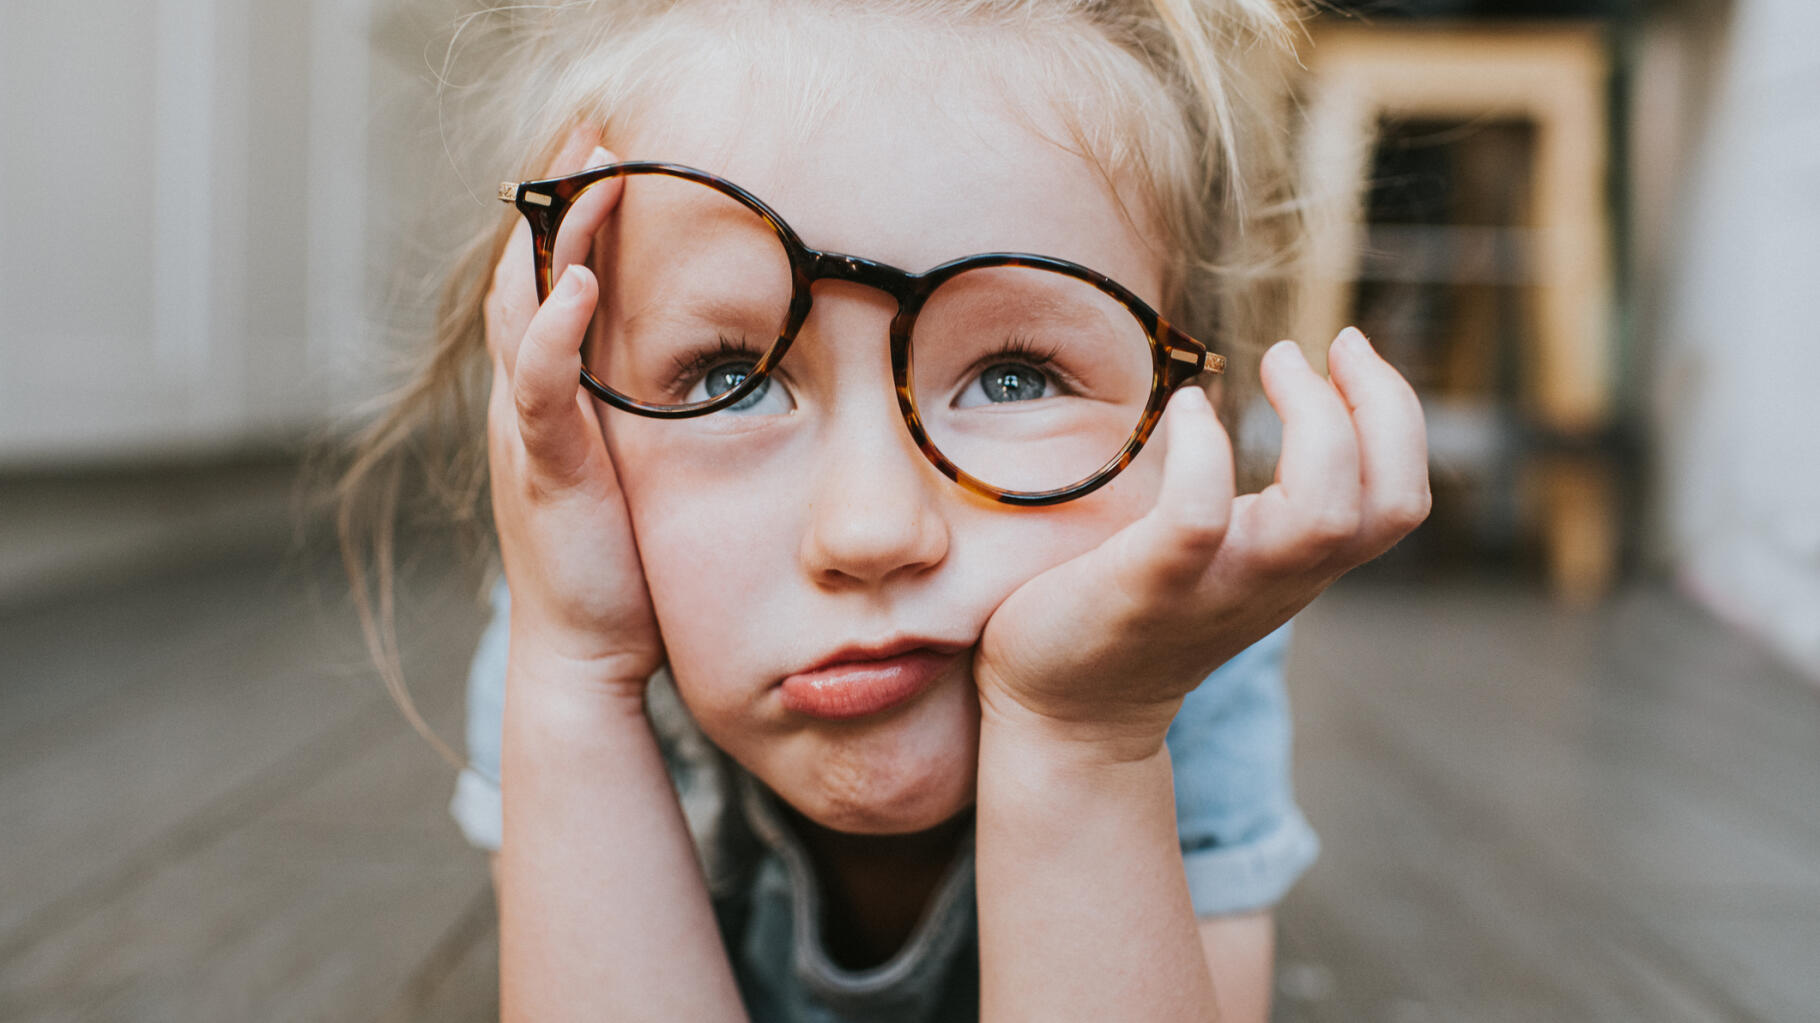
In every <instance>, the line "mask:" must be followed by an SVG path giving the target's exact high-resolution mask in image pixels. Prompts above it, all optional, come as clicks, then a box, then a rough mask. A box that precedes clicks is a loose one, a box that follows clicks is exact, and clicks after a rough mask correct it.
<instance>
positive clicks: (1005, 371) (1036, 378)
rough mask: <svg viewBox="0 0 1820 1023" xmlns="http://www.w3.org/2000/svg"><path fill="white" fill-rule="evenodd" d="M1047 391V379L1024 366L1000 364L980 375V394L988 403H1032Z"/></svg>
mask: <svg viewBox="0 0 1820 1023" xmlns="http://www.w3.org/2000/svg"><path fill="white" fill-rule="evenodd" d="M1048 389H1049V379H1048V378H1047V377H1045V376H1043V374H1042V373H1041V372H1040V371H1038V370H1036V369H1034V368H1032V367H1030V366H1026V365H1022V364H1020V363H1015V362H1001V363H999V364H998V365H996V366H989V367H987V368H986V371H985V372H984V373H981V374H980V393H982V394H984V395H985V396H986V400H987V401H990V402H1007V401H1034V400H1036V399H1037V398H1041V397H1042V396H1043V394H1044V393H1045V392H1047V391H1048Z"/></svg>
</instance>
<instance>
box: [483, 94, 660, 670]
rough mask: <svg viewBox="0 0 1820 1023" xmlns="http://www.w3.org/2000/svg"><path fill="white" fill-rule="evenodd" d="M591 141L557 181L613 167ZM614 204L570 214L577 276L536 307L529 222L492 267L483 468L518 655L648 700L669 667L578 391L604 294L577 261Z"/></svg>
mask: <svg viewBox="0 0 1820 1023" xmlns="http://www.w3.org/2000/svg"><path fill="white" fill-rule="evenodd" d="M596 138H597V137H596V136H595V135H592V134H589V133H586V132H583V131H579V130H578V131H577V132H576V133H575V134H574V135H573V136H571V137H570V139H569V142H568V144H567V145H566V146H565V147H564V148H563V151H562V152H561V153H560V154H559V155H558V156H557V158H556V161H555V163H554V164H553V165H552V167H551V168H550V176H552V177H554V176H557V175H561V174H568V173H573V172H575V171H578V170H582V169H584V168H587V167H594V166H599V165H601V164H603V163H611V162H613V159H614V158H613V156H612V155H611V154H609V153H608V152H607V151H606V150H604V149H601V148H599V147H598V146H597V145H595V141H596ZM618 198H619V186H618V184H617V182H614V181H608V182H605V183H602V184H600V185H597V186H595V187H594V188H592V189H590V190H589V191H588V193H587V195H586V196H585V197H584V198H583V199H582V201H581V202H579V203H577V204H576V206H575V207H574V208H573V209H571V210H570V212H569V214H568V216H567V217H566V218H564V224H563V228H564V230H563V232H562V235H561V241H560V243H559V245H558V248H557V251H556V263H555V265H556V267H557V268H559V270H560V268H562V267H564V266H568V267H569V268H568V270H567V271H566V272H563V273H561V276H560V277H559V279H558V280H557V281H556V282H555V286H554V287H553V288H552V289H551V292H550V296H549V298H548V299H547V300H545V302H544V303H543V305H542V307H541V308H540V307H539V306H538V304H537V292H536V289H535V287H534V285H533V281H532V272H533V271H532V256H531V232H530V228H529V226H528V225H527V224H524V223H520V224H519V225H518V227H517V230H515V231H514V232H513V234H512V237H511V241H510V242H509V243H508V244H507V245H506V249H505V253H504V255H503V256H502V257H501V258H500V261H499V264H498V266H496V267H495V268H494V272H493V283H492V287H491V288H490V289H489V291H488V293H487V298H486V303H485V316H486V332H487V349H488V352H489V353H490V354H491V355H492V359H493V388H492V392H491V395H490V397H489V400H488V403H487V461H488V466H489V469H490V476H491V487H492V499H493V517H494V521H495V523H496V524H497V527H498V531H499V547H500V555H501V557H502V559H503V560H504V562H505V572H506V579H507V583H508V585H509V586H510V587H511V591H512V605H511V606H512V611H511V630H512V631H511V636H512V651H511V654H512V659H513V660H514V661H519V657H520V656H521V654H522V655H524V656H529V657H532V658H533V659H534V660H535V661H536V662H538V663H539V664H540V665H542V666H547V667H550V668H556V667H560V669H561V670H560V671H555V672H553V673H554V674H560V675H564V676H569V677H575V676H576V675H577V674H578V673H579V675H580V676H581V677H583V678H586V679H588V680H589V681H590V683H591V684H594V685H597V686H599V687H600V688H602V689H603V690H605V691H608V692H611V693H613V694H618V695H629V696H632V697H642V696H643V693H644V687H645V682H646V680H647V679H648V678H649V677H650V676H651V673H652V672H654V671H656V670H657V668H658V666H659V665H660V664H662V662H663V642H662V639H661V638H660V637H659V635H658V631H657V619H656V615H655V614H654V613H653V612H652V609H651V597H650V593H649V591H648V590H647V588H646V585H645V576H644V569H643V566H642V565H641V564H640V563H639V558H638V548H637V545H636V543H635V542H634V540H633V537H632V525H631V520H630V518H629V516H628V514H627V512H626V503H625V498H624V496H623V495H622V493H621V491H620V489H619V478H618V473H617V472H616V471H615V469H614V467H613V460H612V457H611V456H610V455H609V454H608V452H607V447H606V442H605V438H604V436H603V435H602V433H601V426H600V420H599V417H598V415H597V414H596V412H595V407H594V403H593V398H592V397H591V396H590V395H588V394H587V393H586V392H585V391H583V390H582V389H581V386H580V384H579V382H578V381H579V380H580V377H581V347H582V341H583V339H584V338H585V336H586V335H587V330H588V323H589V321H590V319H591V318H592V316H593V313H594V306H595V302H596V301H597V299H598V297H599V291H598V285H597V282H596V280H595V278H594V275H593V274H592V273H591V272H589V270H588V268H587V267H586V266H584V265H582V264H584V263H585V262H586V261H587V257H588V252H587V246H588V244H589V242H590V241H591V240H592V238H593V237H594V234H595V231H596V229H597V228H598V226H599V225H600V224H601V223H602V222H603V221H604V220H605V218H606V216H607V214H608V213H609V212H610V211H611V210H612V208H613V206H614V204H615V203H616V202H617V201H618ZM570 264H573V265H570ZM519 663H523V662H519ZM545 673H546V672H544V671H541V670H540V671H538V672H535V674H545Z"/></svg>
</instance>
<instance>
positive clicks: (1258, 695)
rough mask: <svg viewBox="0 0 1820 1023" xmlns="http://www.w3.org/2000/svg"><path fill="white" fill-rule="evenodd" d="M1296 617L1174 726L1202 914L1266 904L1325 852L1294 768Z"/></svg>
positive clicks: (1211, 681) (1192, 703) (1179, 825)
mask: <svg viewBox="0 0 1820 1023" xmlns="http://www.w3.org/2000/svg"><path fill="white" fill-rule="evenodd" d="M1289 635H1290V627H1289V626H1288V625H1284V626H1283V627H1282V628H1280V629H1278V630H1277V631H1275V632H1273V633H1271V634H1270V635H1268V636H1266V637H1264V638H1263V639H1261V640H1259V641H1258V642H1256V643H1254V644H1253V645H1252V646H1251V647H1249V648H1247V649H1246V650H1244V651H1242V652H1241V653H1240V654H1239V655H1238V656H1237V657H1234V658H1233V659H1232V660H1230V661H1228V662H1226V664H1224V665H1223V666H1221V667H1220V669H1219V670H1218V671H1215V672H1214V673H1213V674H1212V675H1209V676H1208V677H1207V679H1206V681H1204V682H1202V683H1201V684H1200V686H1199V687H1198V688H1196V689H1195V691H1194V692H1192V693H1190V694H1188V698H1187V699H1186V700H1184V701H1183V703H1182V709H1181V710H1180V711H1178V712H1177V713H1176V716H1175V721H1174V723H1172V724H1171V725H1170V726H1169V736H1168V740H1167V741H1168V744H1169V756H1170V760H1171V762H1172V764H1173V766H1174V770H1175V815H1176V831H1177V833H1178V834H1179V835H1180V837H1181V842H1182V862H1183V865H1184V866H1185V867H1186V868H1187V871H1188V891H1189V894H1190V895H1191V896H1192V897H1193V899H1194V910H1195V913H1196V914H1197V915H1199V916H1220V915H1225V914H1232V913H1243V912H1248V911H1251V910H1258V909H1265V908H1268V907H1270V906H1273V905H1275V904H1276V903H1277V901H1278V900H1280V899H1281V898H1282V897H1283V895H1284V894H1285V893H1287V892H1288V891H1289V889H1290V887H1291V886H1292V885H1294V884H1295V882H1296V880H1297V879H1298V878H1300V877H1301V876H1302V874H1303V872H1304V871H1306V870H1307V869H1308V867H1309V865H1310V864H1312V863H1313V862H1314V859H1315V857H1316V856H1317V855H1318V854H1319V852H1320V842H1319V840H1318V839H1317V838H1316V837H1315V833H1314V830H1313V829H1312V828H1310V827H1309V826H1308V821H1307V820H1306V819H1304V818H1303V816H1302V812H1301V810H1300V809H1299V808H1297V806H1296V803H1295V795H1294V792H1293V790H1292V788H1291V785H1290V776H1289V748H1290V724H1289V697H1288V691H1287V689H1286V687H1285V685H1284V680H1283V666H1284V660H1285V658H1286V656H1287V654H1288V651H1289Z"/></svg>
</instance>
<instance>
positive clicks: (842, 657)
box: [777, 636, 973, 685]
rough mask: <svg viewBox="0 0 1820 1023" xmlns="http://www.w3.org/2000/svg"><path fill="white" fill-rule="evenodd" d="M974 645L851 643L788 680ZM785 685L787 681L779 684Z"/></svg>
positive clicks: (919, 639) (906, 640) (909, 639)
mask: <svg viewBox="0 0 1820 1023" xmlns="http://www.w3.org/2000/svg"><path fill="white" fill-rule="evenodd" d="M972 645H973V644H972V643H955V642H952V641H949V640H941V639H929V638H927V637H924V636H903V637H899V638H897V639H891V640H886V641H884V642H881V643H866V644H862V643H851V644H848V645H847V646H844V647H841V648H840V649H838V650H836V651H834V652H833V653H831V654H829V655H828V656H826V657H823V658H821V659H820V660H818V661H816V662H815V663H814V664H811V665H809V666H808V667H806V668H799V669H798V670H796V671H794V672H791V673H790V674H789V675H786V676H784V678H791V677H794V676H796V675H807V674H809V673H810V672H815V671H820V670H822V669H823V668H831V667H833V666H834V665H837V664H850V663H853V662H856V661H882V660H885V659H886V658H890V657H896V656H898V655H899V654H907V653H909V652H911V651H912V650H932V651H934V652H936V653H938V654H958V653H960V652H961V651H963V650H965V649H967V648H968V647H970V646H972ZM777 684H778V685H782V684H783V679H779V680H778V681H777Z"/></svg>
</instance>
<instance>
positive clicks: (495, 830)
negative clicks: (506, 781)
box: [449, 768, 502, 852]
mask: <svg viewBox="0 0 1820 1023" xmlns="http://www.w3.org/2000/svg"><path fill="white" fill-rule="evenodd" d="M449 813H450V814H451V815H453V816H454V818H455V823H456V824H459V825H460V826H461V833H462V834H463V835H465V836H467V839H468V844H470V845H472V846H474V847H475V848H478V849H487V850H491V851H493V852H498V851H499V838H500V831H501V830H502V827H501V823H500V821H501V818H500V809H499V786H498V785H495V784H493V782H491V781H490V780H488V779H487V778H485V777H483V776H482V775H481V774H480V773H479V772H478V771H475V770H474V769H473V768H468V769H467V770H464V771H462V772H461V776H460V777H458V778H456V779H455V796H454V798H453V799H450V800H449Z"/></svg>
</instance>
